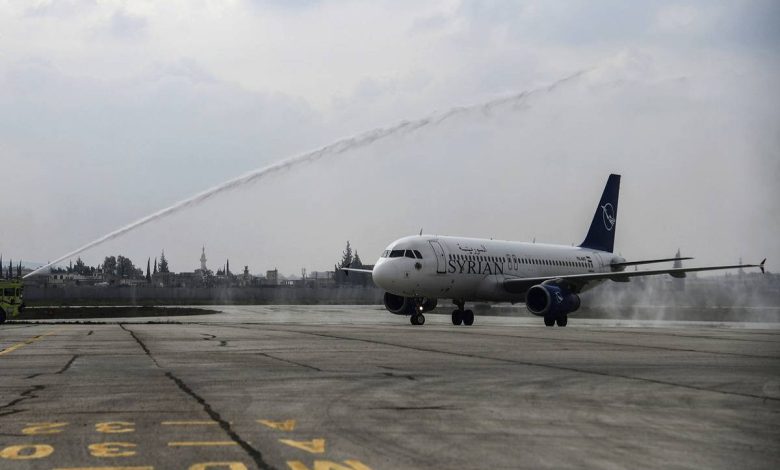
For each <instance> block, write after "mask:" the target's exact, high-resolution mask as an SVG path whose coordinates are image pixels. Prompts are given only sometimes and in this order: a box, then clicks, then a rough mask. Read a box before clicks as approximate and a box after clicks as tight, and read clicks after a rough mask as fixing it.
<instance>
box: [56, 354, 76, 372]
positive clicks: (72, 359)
mask: <svg viewBox="0 0 780 470" xmlns="http://www.w3.org/2000/svg"><path fill="white" fill-rule="evenodd" d="M78 358H79V355H78V354H74V355H73V357H71V358H70V360H69V361H68V363H67V364H65V365H64V366H62V369H60V370H58V371H57V372H55V374H62V373H63V372H66V371H67V370H68V369H70V366H72V365H73V363H74V362H76V359H78Z"/></svg>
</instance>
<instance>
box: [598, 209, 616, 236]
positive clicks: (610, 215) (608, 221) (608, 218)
mask: <svg viewBox="0 0 780 470" xmlns="http://www.w3.org/2000/svg"><path fill="white" fill-rule="evenodd" d="M601 215H602V216H603V219H604V228H605V229H607V232H611V231H612V229H613V228H615V208H614V207H612V204H611V203H609V202H608V203H606V204H604V205H603V206H601Z"/></svg>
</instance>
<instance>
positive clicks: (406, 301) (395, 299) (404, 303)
mask: <svg viewBox="0 0 780 470" xmlns="http://www.w3.org/2000/svg"><path fill="white" fill-rule="evenodd" d="M384 300H385V308H386V309H387V310H388V311H389V312H390V313H395V314H396V315H411V314H412V313H414V310H415V307H416V306H417V299H415V298H414V297H402V296H400V295H395V294H391V293H390V292H385V299H384ZM436 303H437V302H436V299H422V303H421V305H422V310H420V313H424V312H430V311H431V310H433V309H434V308H436Z"/></svg>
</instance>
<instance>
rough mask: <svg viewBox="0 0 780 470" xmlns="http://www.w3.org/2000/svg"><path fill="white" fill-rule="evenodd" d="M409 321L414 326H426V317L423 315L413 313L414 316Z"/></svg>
mask: <svg viewBox="0 0 780 470" xmlns="http://www.w3.org/2000/svg"><path fill="white" fill-rule="evenodd" d="M409 321H410V322H411V323H412V325H424V324H425V315H423V314H422V313H413V314H412V316H411V317H410V318H409Z"/></svg>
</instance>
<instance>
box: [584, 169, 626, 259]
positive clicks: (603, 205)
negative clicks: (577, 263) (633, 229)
mask: <svg viewBox="0 0 780 470" xmlns="http://www.w3.org/2000/svg"><path fill="white" fill-rule="evenodd" d="M619 193H620V175H615V174H612V175H609V179H607V185H606V186H604V192H603V193H602V194H601V201H599V205H598V207H597V208H596V213H595V214H593V221H592V222H591V223H590V230H588V235H587V236H586V237H585V241H583V242H582V244H581V245H580V247H582V248H590V249H593V250H600V251H608V252H610V253H611V252H612V251H614V247H615V229H616V228H617V211H618V194H619Z"/></svg>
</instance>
